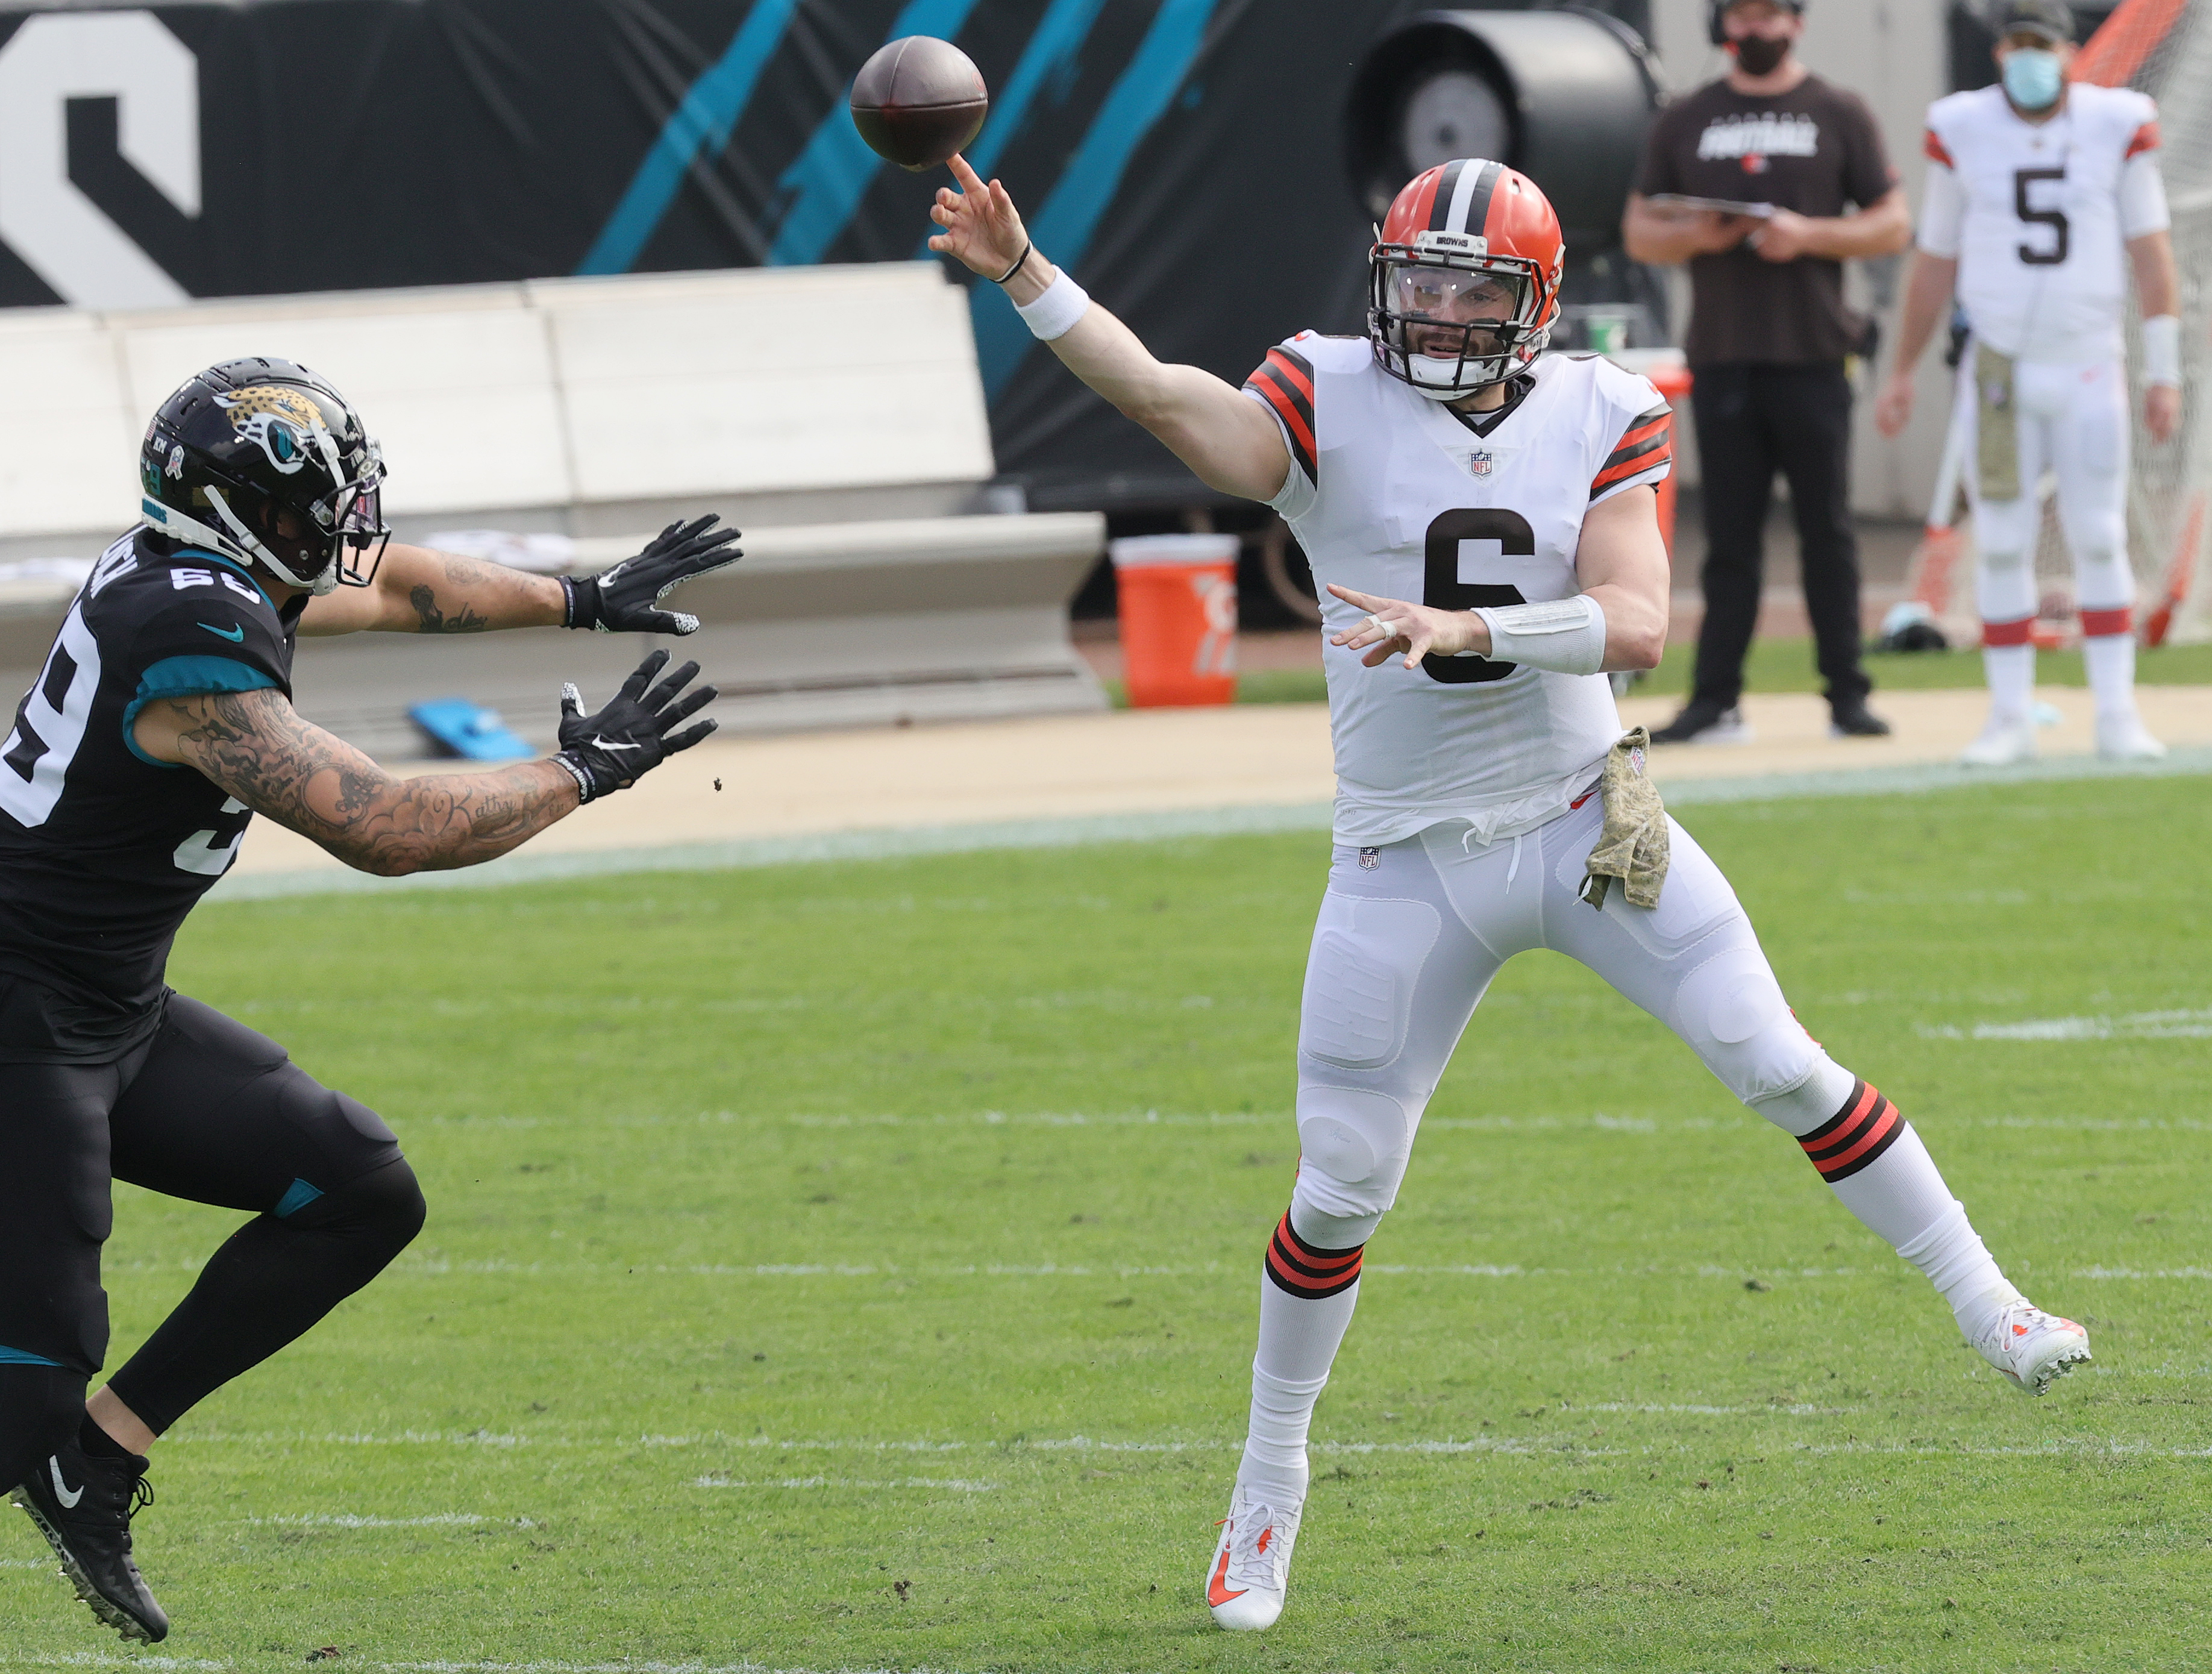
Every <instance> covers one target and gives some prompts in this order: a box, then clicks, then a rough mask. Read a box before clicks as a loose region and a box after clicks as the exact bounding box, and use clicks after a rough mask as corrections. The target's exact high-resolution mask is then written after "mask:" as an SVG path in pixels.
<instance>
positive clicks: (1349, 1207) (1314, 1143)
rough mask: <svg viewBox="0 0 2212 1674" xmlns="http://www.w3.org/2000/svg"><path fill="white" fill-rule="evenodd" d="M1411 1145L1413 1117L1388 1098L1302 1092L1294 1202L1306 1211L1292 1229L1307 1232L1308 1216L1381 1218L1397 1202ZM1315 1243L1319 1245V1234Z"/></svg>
mask: <svg viewBox="0 0 2212 1674" xmlns="http://www.w3.org/2000/svg"><path fill="white" fill-rule="evenodd" d="M1412 1146H1413V1121H1412V1118H1411V1117H1410V1116H1409V1115H1408V1113H1407V1109H1406V1106H1405V1105H1404V1104H1402V1103H1401V1102H1400V1101H1399V1100H1398V1099H1394V1098H1393V1097H1391V1096H1390V1095H1389V1093H1376V1092H1372V1091H1370V1090H1368V1089H1366V1088H1362V1087H1300V1088H1299V1089H1298V1148H1299V1152H1300V1157H1299V1161H1298V1183H1297V1190H1296V1191H1295V1193H1294V1194H1293V1196H1292V1198H1291V1202H1292V1203H1293V1204H1303V1206H1304V1212H1303V1213H1302V1214H1301V1215H1300V1218H1299V1220H1297V1222H1295V1223H1294V1224H1296V1225H1298V1226H1299V1227H1302V1228H1303V1227H1304V1226H1305V1224H1306V1223H1305V1220H1304V1214H1308V1213H1310V1214H1322V1215H1325V1216H1333V1217H1338V1218H1346V1219H1359V1218H1364V1217H1367V1216H1379V1215H1381V1214H1382V1213H1383V1211H1384V1210H1385V1209H1387V1208H1389V1207H1390V1205H1391V1204H1392V1203H1394V1202H1396V1201H1397V1197H1398V1183H1399V1181H1401V1179H1403V1178H1405V1174H1406V1160H1407V1154H1409V1152H1410V1151H1411V1149H1412ZM1305 1235H1306V1234H1305V1233H1304V1231H1301V1233H1300V1236H1301V1237H1304V1236H1305ZM1352 1241H1353V1242H1355V1243H1358V1242H1364V1239H1354V1240H1352ZM1315 1242H1316V1243H1319V1242H1321V1239H1320V1237H1319V1234H1318V1233H1317V1232H1316V1234H1315ZM1329 1247H1337V1246H1329Z"/></svg>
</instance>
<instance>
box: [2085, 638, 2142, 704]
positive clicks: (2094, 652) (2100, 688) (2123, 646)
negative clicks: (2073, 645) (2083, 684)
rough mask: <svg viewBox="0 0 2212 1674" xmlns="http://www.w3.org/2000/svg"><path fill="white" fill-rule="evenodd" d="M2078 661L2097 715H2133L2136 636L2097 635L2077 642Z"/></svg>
mask: <svg viewBox="0 0 2212 1674" xmlns="http://www.w3.org/2000/svg"><path fill="white" fill-rule="evenodd" d="M2081 661H2082V663H2083V665H2084V666H2085V667H2087V670H2088V672H2089V690H2090V691H2091V692H2093V694H2094V695H2095V697H2096V700H2097V713H2098V714H2099V715H2133V714H2134V713H2135V712H2136V636H2134V635H2133V634H2097V635H2094V636H2091V637H2089V638H2087V639H2084V640H2083V641H2082V642H2081Z"/></svg>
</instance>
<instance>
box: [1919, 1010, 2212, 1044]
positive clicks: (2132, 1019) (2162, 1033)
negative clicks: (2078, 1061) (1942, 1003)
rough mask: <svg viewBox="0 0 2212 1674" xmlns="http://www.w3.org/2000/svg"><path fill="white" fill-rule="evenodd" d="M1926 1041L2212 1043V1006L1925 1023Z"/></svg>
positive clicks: (1921, 1028)
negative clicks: (2121, 1014) (2020, 1019)
mask: <svg viewBox="0 0 2212 1674" xmlns="http://www.w3.org/2000/svg"><path fill="white" fill-rule="evenodd" d="M1914 1032H1915V1033H1917V1035H1918V1036H1919V1037H1920V1038H1922V1039H1923V1040H2212V1007H2200V1008H2198V1009H2196V1010H2190V1011H2161V1012H2134V1013H2130V1014H2128V1015H2126V1016H2124V1017H2043V1018H2030V1019H2028V1020H2026V1021H2024V1022H2020V1023H1974V1024H1969V1025H1966V1026H1960V1025H1959V1024H1955V1023H1942V1024H1933V1025H1930V1024H1922V1025H1920V1026H1917V1028H1916V1029H1915V1031H1914Z"/></svg>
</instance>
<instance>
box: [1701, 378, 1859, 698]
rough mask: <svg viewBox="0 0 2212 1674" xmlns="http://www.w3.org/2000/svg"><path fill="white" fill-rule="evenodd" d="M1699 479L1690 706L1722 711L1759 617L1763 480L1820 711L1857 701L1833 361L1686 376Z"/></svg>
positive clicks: (1847, 514) (1842, 409)
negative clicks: (1787, 558) (1790, 573)
mask: <svg viewBox="0 0 2212 1674" xmlns="http://www.w3.org/2000/svg"><path fill="white" fill-rule="evenodd" d="M1690 405H1691V408H1692V411H1693V413H1694V415H1695V417H1696V420H1697V427H1698V463H1699V469H1700V470H1701V471H1702V472H1704V474H1705V490H1704V500H1705V576H1704V581H1705V625H1704V627H1702V628H1701V629H1699V632H1698V673H1697V684H1696V685H1695V686H1694V687H1693V688H1692V691H1691V694H1690V696H1691V698H1692V701H1693V702H1694V701H1696V700H1698V699H1699V698H1705V699H1710V700H1711V701H1712V702H1714V703H1718V704H1720V705H1721V707H1722V708H1723V709H1728V708H1732V707H1733V706H1734V705H1735V702H1736V700H1737V699H1738V698H1740V697H1742V696H1743V659H1744V654H1745V653H1746V652H1747V651H1749V650H1750V648H1751V636H1752V630H1753V627H1754V626H1755V625H1756V624H1757V623H1758V621H1759V589H1760V586H1761V584H1762V580H1763V576H1762V572H1763V570H1764V569H1765V557H1766V552H1765V533H1766V514H1767V511H1768V509H1769V508H1771V506H1772V504H1773V501H1774V473H1775V472H1781V473H1782V475H1783V477H1784V478H1785V479H1786V480H1787V481H1788V483H1789V484H1790V509H1791V510H1792V511H1794V512H1795V513H1796V518H1797V545H1798V550H1799V552H1800V554H1801V558H1800V563H1801V567H1802V569H1803V572H1804V586H1805V611H1806V614H1807V615H1808V616H1809V617H1811V618H1812V619H1813V641H1814V647H1815V648H1816V651H1817V654H1818V660H1819V663H1820V674H1821V678H1822V679H1824V680H1826V683H1827V689H1828V702H1829V703H1831V704H1839V703H1854V702H1857V701H1858V700H1860V699H1863V698H1864V697H1865V696H1866V694H1867V692H1868V691H1869V690H1870V689H1871V687H1872V685H1873V682H1871V681H1870V680H1869V679H1867V677H1866V672H1865V670H1863V668H1861V667H1860V666H1859V545H1858V535H1857V531H1856V530H1855V529H1854V528H1853V527H1852V524H1851V506H1850V463H1851V386H1850V379H1849V378H1847V377H1845V376H1844V368H1843V366H1842V363H1841V362H1825V363H1821V364H1817V365H1812V366H1755V365H1736V364H1729V365H1720V366H1700V367H1696V368H1692V383H1691V386H1690Z"/></svg>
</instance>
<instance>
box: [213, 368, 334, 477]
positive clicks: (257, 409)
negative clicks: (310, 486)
mask: <svg viewBox="0 0 2212 1674" xmlns="http://www.w3.org/2000/svg"><path fill="white" fill-rule="evenodd" d="M215 399H216V405H217V406H219V407H221V408H222V409H223V411H225V412H227V413H228V414H229V415H230V423H231V428H232V429H235V430H236V431H237V432H238V433H239V435H242V436H244V437H245V438H246V440H247V441H252V442H255V443H258V445H259V447H260V448H261V451H262V452H263V453H264V454H267V455H268V456H269V463H270V464H271V465H273V466H276V468H277V469H278V470H279V471H281V472H283V473H284V474H285V475H286V476H288V477H289V476H290V475H291V474H292V473H293V472H295V471H298V470H299V469H300V468H301V466H304V465H306V464H307V438H310V437H312V438H314V439H315V443H316V444H317V446H316V451H317V452H319V453H320V454H323V455H324V456H325V458H329V457H330V456H331V455H332V454H335V453H336V452H337V447H336V446H335V445H334V444H333V443H332V441H331V435H330V432H329V431H328V430H326V429H324V427H323V414H322V409H321V408H319V407H318V406H317V405H315V404H314V403H313V401H311V400H309V399H307V397H306V396H305V395H303V394H302V393H300V392H299V391H298V390H296V389H288V388H286V387H284V386H283V385H282V384H249V385H247V386H246V387H245V388H244V389H241V390H240V391H238V392H237V393H235V394H232V395H218V396H216V398H215Z"/></svg>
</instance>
